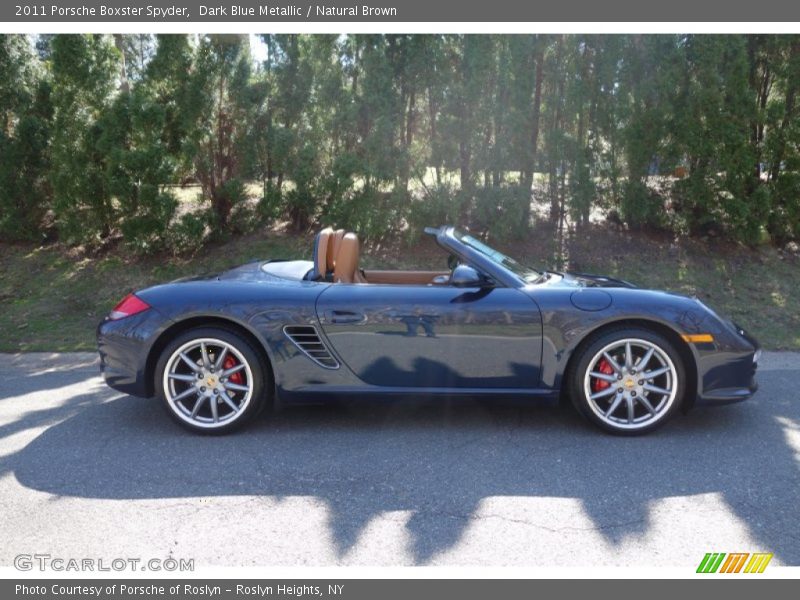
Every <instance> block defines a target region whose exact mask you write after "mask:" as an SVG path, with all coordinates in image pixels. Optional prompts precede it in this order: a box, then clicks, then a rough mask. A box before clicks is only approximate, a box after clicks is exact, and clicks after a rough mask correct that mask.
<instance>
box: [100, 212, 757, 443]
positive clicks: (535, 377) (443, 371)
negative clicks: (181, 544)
mask: <svg viewBox="0 0 800 600" xmlns="http://www.w3.org/2000/svg"><path fill="white" fill-rule="evenodd" d="M425 233H426V234H427V235H428V236H430V237H432V238H433V239H434V240H435V242H436V243H437V244H438V245H439V246H440V247H441V249H442V250H443V261H442V263H443V266H444V265H445V264H446V268H443V269H442V270H441V271H401V270H369V269H364V268H362V267H361V266H360V264H359V241H358V238H357V236H356V235H355V234H353V233H346V232H344V231H341V230H339V231H334V230H332V229H330V228H327V229H325V230H323V231H321V232H319V233H318V234H317V236H316V238H315V242H314V248H313V252H312V253H311V254H312V256H311V260H279V259H272V260H261V261H256V262H252V263H249V264H245V265H243V266H239V267H237V268H234V269H231V270H229V271H226V272H224V273H220V274H217V275H213V276H203V277H195V278H187V279H182V280H178V281H174V282H172V283H168V284H165V285H157V286H155V287H151V288H147V289H144V290H140V291H137V292H135V293H132V294H130V295H128V296H127V297H125V298H124V299H123V300H122V301H121V302H120V303H119V304H118V305H117V306H116V307H115V308H114V309H113V310H112V311H111V312H110V313H109V315H108V316H107V317H106V318H105V319H104V320H103V321H102V322H101V323H100V325H99V327H98V332H97V339H98V346H99V352H100V358H101V368H102V372H103V375H104V377H105V380H106V382H107V383H108V385H110V386H111V387H112V388H115V389H117V390H120V391H122V392H125V393H128V394H132V395H136V396H143V397H153V396H155V397H157V398H159V399H160V402H161V403H162V404H163V405H164V407H165V408H166V410H167V412H168V414H169V415H171V416H172V417H173V418H174V419H175V420H176V421H177V422H178V423H179V424H181V425H183V426H185V427H186V428H188V429H190V430H192V431H196V432H203V433H223V432H228V431H231V430H233V429H235V428H237V427H239V426H241V425H244V424H245V423H246V422H248V421H250V420H251V419H252V418H253V417H254V416H255V415H256V414H258V413H259V411H260V410H261V409H262V408H264V407H265V406H267V405H268V404H272V403H276V402H280V403H289V402H293V401H305V400H309V399H314V400H319V399H324V398H329V397H334V396H338V397H342V396H345V397H352V396H356V395H362V396H363V395H367V396H370V397H379V396H384V395H392V396H399V397H403V396H406V397H407V396H416V395H425V396H429V397H432V398H434V397H444V396H456V395H458V396H461V395H463V396H470V397H475V396H483V397H488V398H497V397H501V396H517V397H521V398H531V399H533V398H550V399H554V400H557V399H561V398H569V399H570V400H571V401H572V403H573V404H574V405H575V406H576V408H577V409H578V410H579V411H580V412H581V413H582V414H583V415H584V416H585V417H586V418H587V419H589V420H590V421H591V422H593V423H595V424H596V425H598V426H599V427H601V428H602V429H604V430H606V431H608V432H611V433H616V434H623V435H625V434H627V435H631V434H641V433H644V432H648V431H651V430H653V429H655V428H657V427H659V426H661V425H662V424H664V423H665V422H666V421H667V420H668V419H669V418H670V417H671V416H673V415H674V414H676V413H677V412H679V411H684V412H685V411H688V410H689V409H690V408H691V407H692V406H693V405H694V404H695V403H699V402H704V403H712V404H727V403H731V402H736V401H739V400H744V399H746V398H748V397H750V396H751V395H752V394H753V393H754V392H755V391H756V382H755V372H756V367H757V362H758V358H759V354H760V351H759V349H758V344H757V342H756V341H755V339H754V338H753V337H751V336H750V335H749V334H748V333H747V332H745V331H744V330H743V329H742V328H741V327H739V326H738V325H737V324H735V323H733V322H732V321H730V320H728V319H726V318H723V317H720V316H719V315H717V314H716V313H715V312H714V311H713V310H712V309H710V308H709V307H707V306H706V305H704V304H703V303H702V302H701V301H700V300H698V299H696V298H689V297H686V296H681V295H677V294H672V293H668V292H664V291H655V290H649V289H640V288H637V287H636V286H635V285H633V284H631V283H628V282H626V281H622V280H619V279H614V278H612V277H604V276H598V275H589V274H584V273H569V272H564V273H562V272H554V271H548V270H537V269H534V268H530V267H527V266H524V265H522V264H520V263H519V262H517V261H516V260H514V259H512V258H510V257H508V256H506V255H504V254H502V253H501V252H498V251H497V250H495V249H493V248H491V247H489V246H487V245H486V244H484V243H483V242H482V241H481V240H479V239H477V238H476V237H474V236H472V235H470V234H469V233H466V232H464V231H461V230H459V229H457V228H455V227H452V226H443V227H439V228H427V229H426V230H425Z"/></svg>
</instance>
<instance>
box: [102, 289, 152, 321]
mask: <svg viewBox="0 0 800 600" xmlns="http://www.w3.org/2000/svg"><path fill="white" fill-rule="evenodd" d="M149 308H150V305H149V304H148V303H147V302H145V301H144V300H142V299H141V298H139V297H138V296H137V295H135V294H128V295H127V296H125V297H124V298H123V299H122V300H121V301H120V303H119V304H117V305H116V306H115V307H114V310H112V311H111V312H110V313H109V314H108V319H109V320H110V321H117V320H119V319H124V318H125V317H130V316H131V315H135V314H138V313H140V312H144V311H146V310H147V309H149Z"/></svg>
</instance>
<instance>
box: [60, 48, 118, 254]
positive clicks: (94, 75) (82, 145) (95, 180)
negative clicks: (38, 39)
mask: <svg viewBox="0 0 800 600" xmlns="http://www.w3.org/2000/svg"><path fill="white" fill-rule="evenodd" d="M51 48H52V50H51V53H52V54H51V56H52V65H51V69H52V74H53V93H52V98H53V106H54V116H53V141H52V151H51V169H50V182H51V185H52V188H53V208H54V211H55V216H56V220H57V224H58V228H59V233H60V235H62V236H63V237H64V238H65V240H67V241H69V242H76V243H89V244H97V243H99V242H100V241H102V240H103V239H104V238H107V237H108V236H109V235H110V233H111V231H112V228H113V226H114V223H115V221H116V209H115V207H114V204H113V201H112V200H113V198H112V195H111V193H110V191H109V189H108V187H107V185H106V183H107V182H106V178H105V169H106V165H107V156H106V155H104V153H102V152H100V150H99V146H98V140H99V139H100V138H101V136H102V135H103V132H102V129H101V128H100V127H99V126H98V122H99V120H100V117H101V116H102V114H103V113H104V111H105V110H107V109H108V108H109V106H110V105H111V102H112V100H113V95H114V93H115V91H116V89H117V86H118V74H119V66H118V65H119V53H118V52H117V50H116V48H115V47H114V43H113V41H112V40H111V39H110V37H108V36H104V35H59V36H55V37H54V38H53V39H52V42H51Z"/></svg>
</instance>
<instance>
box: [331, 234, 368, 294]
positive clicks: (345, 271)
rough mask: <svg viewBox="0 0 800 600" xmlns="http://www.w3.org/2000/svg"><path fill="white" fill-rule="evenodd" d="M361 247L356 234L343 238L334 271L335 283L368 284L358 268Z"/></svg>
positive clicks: (346, 235)
mask: <svg viewBox="0 0 800 600" xmlns="http://www.w3.org/2000/svg"><path fill="white" fill-rule="evenodd" d="M358 260H359V247H358V237H357V236H356V234H355V233H347V234H345V235H344V237H342V241H341V242H340V244H339V251H338V252H337V253H336V260H335V266H334V269H333V282H334V283H366V281H365V279H364V277H363V276H362V275H361V271H360V270H359V268H358Z"/></svg>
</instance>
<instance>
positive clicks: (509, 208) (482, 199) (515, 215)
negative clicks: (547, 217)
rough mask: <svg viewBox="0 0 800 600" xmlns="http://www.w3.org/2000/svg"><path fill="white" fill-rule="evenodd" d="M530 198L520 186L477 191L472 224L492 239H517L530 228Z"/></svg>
mask: <svg viewBox="0 0 800 600" xmlns="http://www.w3.org/2000/svg"><path fill="white" fill-rule="evenodd" d="M530 201H531V198H530V192H529V191H528V190H527V189H525V188H523V187H520V186H507V187H488V188H482V189H479V190H476V192H475V208H474V210H473V214H472V225H473V226H474V227H475V228H476V229H477V230H479V231H481V232H483V233H484V234H487V233H488V234H489V235H490V236H491V237H492V238H493V239H498V240H512V239H520V238H522V237H524V236H525V235H526V234H527V233H528V231H529V229H530V225H529V223H528V219H529V213H530Z"/></svg>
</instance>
